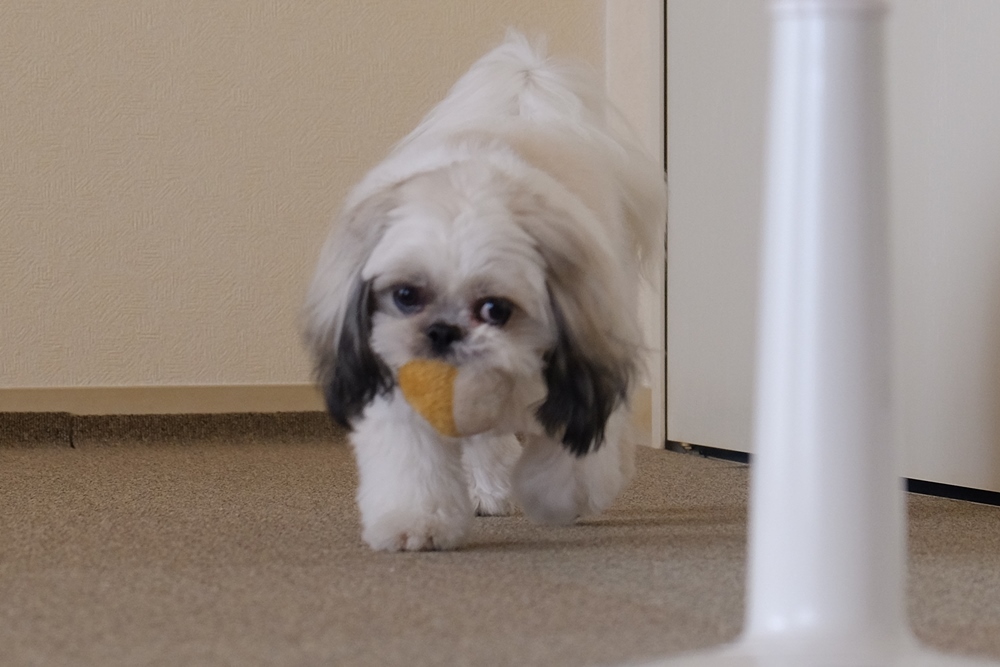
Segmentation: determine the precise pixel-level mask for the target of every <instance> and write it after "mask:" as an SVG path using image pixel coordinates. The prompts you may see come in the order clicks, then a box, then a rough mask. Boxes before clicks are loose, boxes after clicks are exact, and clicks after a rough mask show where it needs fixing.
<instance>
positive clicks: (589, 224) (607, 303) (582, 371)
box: [514, 193, 641, 456]
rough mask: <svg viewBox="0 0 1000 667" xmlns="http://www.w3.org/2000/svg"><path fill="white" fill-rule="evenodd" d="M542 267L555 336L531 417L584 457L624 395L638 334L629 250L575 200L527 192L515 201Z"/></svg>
mask: <svg viewBox="0 0 1000 667" xmlns="http://www.w3.org/2000/svg"><path fill="white" fill-rule="evenodd" d="M514 210H515V214H516V217H517V219H518V220H519V221H520V226H521V227H522V229H524V230H525V231H526V232H527V233H528V234H529V235H531V236H532V237H533V239H534V241H535V244H536V248H537V250H538V252H539V254H540V255H541V256H542V259H543V261H544V262H545V265H546V267H545V268H546V275H547V281H548V289H549V298H550V305H551V310H552V318H553V325H554V329H555V333H556V340H555V343H554V345H553V347H552V348H551V349H549V350H548V352H547V353H546V355H545V367H544V370H543V376H544V379H545V383H546V385H547V389H548V394H547V397H546V399H545V401H544V402H543V403H542V404H541V406H539V408H538V410H537V413H536V416H537V417H538V420H539V422H540V423H541V424H542V426H543V427H544V428H545V430H546V431H547V432H548V433H549V435H551V436H552V437H558V438H560V439H561V440H562V443H563V444H564V445H565V446H566V448H567V449H569V450H570V451H571V452H573V453H574V454H576V455H578V456H582V455H584V454H586V453H587V452H589V451H592V450H595V449H597V448H598V447H600V446H601V443H602V442H603V441H604V430H605V426H606V424H607V421H608V418H609V417H610V416H611V414H612V413H613V412H614V411H615V409H617V408H618V407H619V406H620V405H622V404H623V403H624V402H625V401H626V400H627V399H628V394H629V389H630V387H631V383H632V379H633V377H634V375H635V373H636V368H637V365H638V358H639V348H640V342H639V341H640V340H641V336H640V333H639V329H638V322H637V317H638V313H637V306H636V303H635V293H636V291H637V281H638V276H637V275H636V273H637V272H636V267H635V264H636V262H637V260H636V259H635V258H634V255H633V256H630V250H631V248H629V247H627V245H628V244H627V243H626V244H625V245H622V241H621V240H620V239H613V238H610V237H609V236H608V233H607V229H606V228H605V226H604V225H603V224H602V223H601V222H600V221H598V220H597V219H596V218H595V216H594V214H593V213H592V212H590V211H589V209H586V207H583V206H582V204H579V203H578V201H571V200H567V199H562V200H561V201H559V205H558V206H557V205H555V204H553V202H552V200H551V198H550V197H549V196H544V197H543V196H541V195H539V194H537V193H533V194H532V193H529V194H528V195H527V196H526V197H523V198H520V199H519V201H518V202H517V203H516V206H515V209H514Z"/></svg>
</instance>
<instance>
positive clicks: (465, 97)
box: [410, 29, 608, 138]
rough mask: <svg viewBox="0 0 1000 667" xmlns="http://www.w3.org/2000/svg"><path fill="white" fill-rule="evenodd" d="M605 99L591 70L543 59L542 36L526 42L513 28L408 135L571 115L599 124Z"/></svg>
mask: <svg viewBox="0 0 1000 667" xmlns="http://www.w3.org/2000/svg"><path fill="white" fill-rule="evenodd" d="M607 111H608V110H607V102H606V100H605V97H604V91H603V87H602V86H601V85H600V79H599V77H598V76H597V74H596V72H593V71H592V70H590V69H589V68H588V67H587V66H586V65H584V64H583V63H579V62H575V61H568V60H566V61H564V60H556V59H553V58H549V57H547V55H546V52H545V44H544V41H541V40H539V41H538V42H536V43H534V44H532V43H531V42H530V41H529V40H528V38H527V37H525V35H524V34H523V33H521V32H519V31H517V30H514V29H510V30H508V31H507V37H506V39H505V40H504V41H503V43H502V44H500V46H498V47H496V48H495V49H493V50H492V51H490V52H488V53H487V54H486V55H484V56H483V57H481V58H480V59H479V60H478V61H477V62H476V63H475V64H474V65H473V66H472V67H471V68H470V69H469V71H468V72H466V73H465V75H463V76H462V78H460V79H459V80H458V82H456V83H455V85H454V86H453V87H452V89H451V91H450V92H449V93H448V95H447V96H446V97H445V99H444V100H443V101H442V102H441V103H440V104H438V105H437V106H436V107H435V108H434V109H433V110H432V111H431V112H430V113H429V114H427V116H426V117H425V118H424V120H423V121H422V122H421V123H420V125H419V126H418V127H417V128H416V130H415V131H414V132H413V134H411V137H410V138H416V137H417V136H420V135H423V134H425V133H427V132H433V131H434V130H435V129H437V128H439V127H443V128H448V129H453V128H455V127H457V126H460V125H462V124H469V123H476V122H477V121H479V122H482V121H488V120H494V121H495V120H497V119H499V118H502V117H504V116H507V117H511V118H515V117H521V118H525V119H530V120H534V121H545V120H559V121H562V122H565V121H567V120H570V119H573V120H578V121H580V122H581V123H582V124H586V125H590V126H597V127H601V126H604V125H605V122H606V114H607Z"/></svg>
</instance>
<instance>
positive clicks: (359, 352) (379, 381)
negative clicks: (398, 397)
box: [317, 278, 395, 428]
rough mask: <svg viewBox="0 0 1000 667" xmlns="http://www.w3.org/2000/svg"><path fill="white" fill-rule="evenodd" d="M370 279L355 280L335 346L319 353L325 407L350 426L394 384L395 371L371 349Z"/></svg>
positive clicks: (336, 420) (337, 419)
mask: <svg viewBox="0 0 1000 667" xmlns="http://www.w3.org/2000/svg"><path fill="white" fill-rule="evenodd" d="M371 287H372V286H371V281H370V280H364V281H363V280H361V279H360V278H358V280H356V282H355V284H354V287H353V288H352V289H351V293H350V297H349V299H348V302H347V307H346V312H345V315H344V318H343V325H342V328H341V330H340V336H339V337H338V340H337V347H336V350H335V351H333V354H330V353H329V352H327V353H326V354H324V356H322V357H320V359H319V363H318V365H317V366H318V368H317V374H318V376H319V377H318V380H319V382H320V385H321V386H322V388H323V396H324V398H325V399H326V408H327V410H328V411H329V413H330V416H331V417H332V418H333V420H334V421H335V422H337V423H338V424H340V425H341V426H344V427H348V428H350V425H351V422H352V421H353V420H354V419H355V418H356V417H359V416H360V415H361V413H362V412H363V411H364V409H365V406H366V405H368V404H369V403H371V401H372V400H373V399H374V398H375V396H376V395H378V394H380V393H381V394H384V393H388V392H389V391H391V390H392V388H393V386H394V385H395V383H394V381H393V377H392V371H390V370H389V368H388V367H387V366H386V365H385V363H384V362H383V361H382V360H381V359H380V358H379V357H378V355H376V354H375V351H374V350H372V347H371V344H370V342H369V341H370V339H371V329H372V311H373V308H374V304H373V301H372V291H371Z"/></svg>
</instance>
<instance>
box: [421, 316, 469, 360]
mask: <svg viewBox="0 0 1000 667" xmlns="http://www.w3.org/2000/svg"><path fill="white" fill-rule="evenodd" d="M464 335H465V334H463V333H462V330H461V329H460V328H458V327H457V326H455V325H454V324H448V323H447V322H435V323H434V324H432V325H430V326H429V327H427V338H428V339H430V341H431V349H432V350H434V354H444V353H445V352H447V351H448V348H450V347H451V344H452V343H454V342H455V341H459V340H462V337H463V336H464Z"/></svg>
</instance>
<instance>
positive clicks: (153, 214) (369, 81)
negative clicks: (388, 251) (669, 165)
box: [0, 0, 605, 411]
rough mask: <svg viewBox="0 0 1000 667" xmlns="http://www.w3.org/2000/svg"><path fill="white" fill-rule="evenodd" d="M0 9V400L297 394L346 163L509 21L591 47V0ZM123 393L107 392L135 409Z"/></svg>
mask: <svg viewBox="0 0 1000 667" xmlns="http://www.w3.org/2000/svg"><path fill="white" fill-rule="evenodd" d="M0 15H2V20H0V410H4V409H8V410H10V409H70V410H73V409H80V405H82V404H81V403H80V401H81V400H83V402H84V403H86V400H91V399H93V397H94V395H95V394H93V392H91V393H90V394H87V392H85V391H84V392H83V393H81V391H80V389H81V388H84V389H86V388H94V387H132V388H138V387H150V388H154V389H156V388H163V387H177V386H192V385H199V386H207V387H244V386H247V385H253V386H274V387H275V388H281V387H285V388H289V387H291V388H296V391H299V392H300V393H301V387H302V386H303V385H306V384H308V383H309V381H310V367H309V362H308V359H307V357H306V355H305V353H304V351H303V349H302V347H301V345H300V342H299V336H298V330H297V325H298V320H297V317H298V309H299V306H300V303H301V300H302V296H303V292H304V289H305V286H306V283H307V281H308V279H309V277H310V274H311V271H312V266H313V263H314V261H315V259H316V256H317V252H318V248H319V245H320V243H321V242H322V240H323V238H324V236H325V235H326V232H327V228H328V224H329V221H330V219H331V217H332V215H333V213H334V212H335V211H336V209H337V207H338V204H339V202H340V200H341V198H342V197H343V195H344V193H345V191H346V190H347V188H348V187H349V186H350V184H351V183H353V182H354V181H355V180H356V179H358V178H359V177H360V176H361V174H362V173H363V172H364V171H365V170H366V169H367V168H368V167H370V166H371V165H372V164H374V163H375V162H376V161H377V160H378V159H379V158H380V157H381V156H383V155H384V154H385V152H386V151H387V150H388V148H389V147H390V145H391V144H392V143H393V142H394V141H396V140H397V139H398V138H400V137H401V136H402V135H403V134H404V133H405V132H406V131H407V130H408V129H409V128H410V127H412V125H413V124H414V123H415V122H416V121H417V120H418V119H419V118H420V116H421V115H422V114H423V113H424V112H425V111H426V110H427V109H428V108H429V107H430V106H431V105H432V104H433V103H434V102H435V101H436V100H437V99H438V98H439V97H440V96H441V95H442V94H443V93H444V92H445V91H446V90H447V88H448V87H449V85H450V84H451V83H452V82H453V81H454V79H455V78H456V77H457V76H458V75H459V74H460V73H461V72H462V71H463V70H464V69H465V68H466V67H467V66H468V64H469V63H470V62H472V61H473V60H474V59H475V58H476V57H477V56H478V55H479V54H481V53H482V52H483V51H484V50H485V49H486V48H487V47H489V46H490V45H492V44H494V43H496V42H497V41H498V40H499V39H501V38H502V36H503V32H504V30H505V28H506V26H508V25H515V26H519V27H522V28H524V29H526V30H527V31H529V32H530V33H545V34H547V35H548V37H549V42H550V45H551V50H552V51H553V52H556V53H559V54H567V55H575V56H579V57H583V58H585V59H587V60H589V61H591V62H592V63H594V64H595V65H596V66H598V67H601V66H602V65H603V59H604V22H605V3H604V2H603V1H598V0H573V1H572V2H569V1H565V0H550V1H547V2H540V1H538V0H491V1H490V2H468V1H466V0H447V1H446V0H438V1H436V2H428V1H422V2H400V1H399V0H366V1H365V2H353V1H351V0H333V1H330V0H328V1H325V2H291V3H279V2H273V1H271V2H265V1H260V0H218V1H214V2H203V1H202V0H151V1H146V2H134V1H126V0H95V1H94V2H85V3H65V2H64V3H38V2H34V1H29V0H6V2H5V3H4V8H3V11H2V12H0ZM26 388H36V389H35V390H34V391H26ZM162 393H163V392H160V394H161V395H162ZM168 393H169V392H168ZM102 395H103V396H104V399H107V397H108V396H112V398H113V395H114V393H113V392H112V394H108V393H107V392H104V394H102ZM150 395H151V396H153V398H154V399H155V395H156V392H153V394H150ZM87 396H90V399H86V397H87ZM81 397H83V398H81ZM147 398H148V396H147ZM84 399H86V400H84ZM104 399H102V400H104ZM116 400H117V402H116ZM116 400H111V403H110V404H103V405H104V407H103V408H101V411H116V410H117V411H129V410H130V409H132V408H130V407H129V405H130V404H129V400H130V399H128V398H127V396H126V397H122V396H119V398H118V399H116ZM151 400H152V399H151ZM163 400H166V399H163ZM178 400H179V401H180V402H179V403H177V402H176V401H178ZM205 400H207V399H206V398H205V396H202V397H201V398H197V397H195V398H191V397H190V396H188V398H183V397H182V398H180V399H177V398H176V397H175V403H173V404H172V405H174V406H175V407H177V406H180V407H177V409H180V410H184V411H187V410H191V409H196V408H197V407H198V405H202V406H203V407H204V406H205V405H206V404H205V403H203V401H205ZM74 401H75V402H76V403H74ZM185 401H187V402H185ZM154 402H155V400H154ZM168 402H169V401H168ZM192 402H193V404H192ZM266 404H267V400H266V398H265V399H264V400H263V405H265V406H266ZM74 406H75V407H74ZM116 406H117V407H116ZM161 407H162V406H161ZM250 407H252V408H258V407H259V406H257V404H252V405H250ZM136 409H139V408H136ZM142 409H145V410H148V409H149V406H148V405H147V406H146V407H145V408H142ZM80 410H81V411H86V410H85V409H80Z"/></svg>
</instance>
